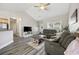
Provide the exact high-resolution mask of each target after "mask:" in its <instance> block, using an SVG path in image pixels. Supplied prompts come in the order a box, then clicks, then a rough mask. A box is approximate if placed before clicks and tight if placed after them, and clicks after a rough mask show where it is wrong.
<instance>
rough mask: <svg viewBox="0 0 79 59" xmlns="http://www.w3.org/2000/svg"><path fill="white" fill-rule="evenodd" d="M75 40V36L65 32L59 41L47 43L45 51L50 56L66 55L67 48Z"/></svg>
mask: <svg viewBox="0 0 79 59" xmlns="http://www.w3.org/2000/svg"><path fill="white" fill-rule="evenodd" d="M74 39H75V37H74V35H73V34H71V33H69V32H67V31H65V32H63V33H62V34H61V37H60V39H58V40H57V41H45V51H46V53H47V54H48V55H64V51H65V50H66V48H67V46H68V45H69V43H70V42H71V41H72V40H74Z"/></svg>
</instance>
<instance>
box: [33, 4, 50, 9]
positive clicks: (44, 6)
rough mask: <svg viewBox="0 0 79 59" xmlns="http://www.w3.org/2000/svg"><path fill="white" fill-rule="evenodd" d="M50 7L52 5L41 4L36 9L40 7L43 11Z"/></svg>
mask: <svg viewBox="0 0 79 59" xmlns="http://www.w3.org/2000/svg"><path fill="white" fill-rule="evenodd" d="M48 5H50V3H40V4H39V5H37V6H34V7H39V8H40V9H41V10H47V8H48Z"/></svg>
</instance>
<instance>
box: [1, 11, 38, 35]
mask: <svg viewBox="0 0 79 59" xmlns="http://www.w3.org/2000/svg"><path fill="white" fill-rule="evenodd" d="M0 17H2V18H7V19H9V18H10V17H15V18H17V23H18V24H17V29H18V32H19V33H18V34H19V36H22V32H23V26H31V27H32V29H33V33H35V31H36V28H37V22H36V21H35V20H34V19H33V18H32V17H31V16H29V15H28V14H27V13H25V12H17V13H15V12H10V11H5V10H4V11H2V10H0Z"/></svg>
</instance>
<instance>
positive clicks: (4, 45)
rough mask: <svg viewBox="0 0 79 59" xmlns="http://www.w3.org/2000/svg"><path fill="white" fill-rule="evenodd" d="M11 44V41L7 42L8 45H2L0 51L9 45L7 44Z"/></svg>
mask: <svg viewBox="0 0 79 59" xmlns="http://www.w3.org/2000/svg"><path fill="white" fill-rule="evenodd" d="M11 43H13V41H9V42H8V43H6V44H4V45H2V46H1V47H0V49H2V48H4V47H6V46H7V45H9V44H11Z"/></svg>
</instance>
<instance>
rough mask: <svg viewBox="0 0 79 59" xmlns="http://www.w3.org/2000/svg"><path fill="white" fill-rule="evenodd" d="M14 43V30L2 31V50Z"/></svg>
mask: <svg viewBox="0 0 79 59" xmlns="http://www.w3.org/2000/svg"><path fill="white" fill-rule="evenodd" d="M12 42H13V31H12V30H0V49H1V48H3V47H5V46H7V45H9V44H11V43H12Z"/></svg>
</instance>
